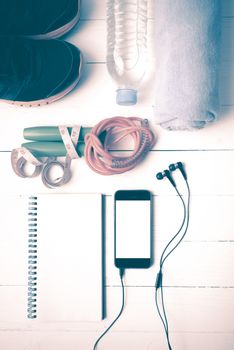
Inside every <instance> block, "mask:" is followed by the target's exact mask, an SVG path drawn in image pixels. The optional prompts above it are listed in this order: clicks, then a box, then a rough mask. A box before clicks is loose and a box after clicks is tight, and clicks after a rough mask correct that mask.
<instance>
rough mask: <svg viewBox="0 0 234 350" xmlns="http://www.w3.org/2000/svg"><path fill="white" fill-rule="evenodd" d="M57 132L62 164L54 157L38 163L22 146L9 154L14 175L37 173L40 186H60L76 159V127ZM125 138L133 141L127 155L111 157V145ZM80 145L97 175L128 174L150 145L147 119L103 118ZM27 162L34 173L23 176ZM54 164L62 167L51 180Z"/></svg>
mask: <svg viewBox="0 0 234 350" xmlns="http://www.w3.org/2000/svg"><path fill="white" fill-rule="evenodd" d="M59 130H60V135H61V138H62V140H63V143H64V146H65V147H66V152H67V154H66V158H65V162H64V163H62V162H60V161H58V160H57V159H56V157H48V158H46V159H45V160H42V159H41V158H38V157H36V156H35V155H33V154H32V153H31V152H30V150H28V149H26V148H24V147H21V148H18V149H14V150H13V151H12V154H11V163H12V168H13V170H14V171H15V173H16V174H17V175H18V176H20V177H34V176H37V175H39V174H40V173H41V174H42V181H43V183H44V184H45V185H46V186H47V187H50V188H54V187H58V186H62V185H63V184H65V183H67V182H68V181H69V180H70V178H71V170H70V165H71V161H72V159H77V158H79V157H80V156H79V154H78V153H77V151H76V146H77V143H78V139H79V133H80V127H79V126H77V125H75V126H74V127H73V128H72V132H71V135H70V134H69V133H68V129H67V127H64V126H62V127H59ZM103 132H105V138H104V141H103V142H102V141H101V138H100V135H101V134H102V133H103ZM128 136H131V138H132V139H133V142H134V148H133V151H131V154H130V155H126V156H117V155H114V154H113V153H114V150H112V148H113V146H114V145H115V144H117V143H118V142H120V141H121V140H123V139H124V138H126V137H128ZM84 142H85V147H84V157H85V160H86V162H87V164H88V165H89V167H90V168H91V169H92V170H94V171H95V172H96V173H98V174H101V175H114V174H121V173H124V172H126V171H129V170H131V169H133V168H134V167H135V166H136V165H137V164H138V163H140V162H141V161H142V160H143V159H144V158H145V156H146V154H147V153H148V152H149V151H150V149H151V148H152V147H153V146H154V144H155V136H154V134H153V132H152V131H151V130H150V129H149V124H148V120H147V119H141V118H138V117H130V118H126V117H112V118H107V119H104V120H102V121H101V122H99V123H98V124H97V125H96V126H94V127H93V128H92V130H91V132H89V133H87V134H86V135H85V139H84ZM27 162H28V163H31V164H33V165H34V166H35V170H34V172H33V173H32V174H31V175H28V174H26V173H25V170H24V167H25V164H26V163H27ZM54 165H58V166H60V167H61V168H62V170H63V176H62V177H60V178H57V179H55V180H52V179H51V178H50V176H49V172H50V169H51V168H52V167H53V166H54Z"/></svg>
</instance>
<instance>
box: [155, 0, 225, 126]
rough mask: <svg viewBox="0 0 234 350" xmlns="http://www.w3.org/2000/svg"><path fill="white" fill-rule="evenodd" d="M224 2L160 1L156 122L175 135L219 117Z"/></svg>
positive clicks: (210, 0)
mask: <svg viewBox="0 0 234 350" xmlns="http://www.w3.org/2000/svg"><path fill="white" fill-rule="evenodd" d="M220 28H221V3H220V1H219V0H194V1H191V0H157V1H156V2H155V50H156V54H155V55H156V75H155V79H156V90H155V95H156V96H155V97H156V98H155V109H154V111H155V121H156V123H157V124H160V125H161V126H162V127H164V128H166V129H170V130H185V129H193V128H202V127H204V126H205V125H206V124H207V123H210V122H213V121H214V120H215V119H216V118H217V117H218V110H219V83H218V80H219V71H220V69H219V68H220V46H221V45H220V41H221V35H220V32H221V30H220Z"/></svg>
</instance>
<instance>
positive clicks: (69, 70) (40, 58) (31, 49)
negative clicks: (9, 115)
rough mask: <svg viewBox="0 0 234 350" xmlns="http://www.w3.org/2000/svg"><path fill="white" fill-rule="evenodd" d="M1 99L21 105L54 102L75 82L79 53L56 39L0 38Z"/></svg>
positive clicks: (79, 67)
mask: <svg viewBox="0 0 234 350" xmlns="http://www.w3.org/2000/svg"><path fill="white" fill-rule="evenodd" d="M0 52H1V55H0V100H2V101H5V102H9V103H12V104H15V105H20V106H28V107H32V106H40V105H43V104H48V103H51V102H53V101H56V100H58V99H60V98H61V97H63V96H64V95H66V94H67V93H69V92H70V91H71V90H72V89H73V88H74V87H75V86H76V84H77V83H78V81H79V79H80V73H81V70H82V62H83V60H82V55H81V52H80V50H79V49H78V48H77V47H76V46H74V45H72V44H70V43H68V42H66V41H60V40H56V39H51V40H33V39H27V38H13V37H12V38H9V37H0Z"/></svg>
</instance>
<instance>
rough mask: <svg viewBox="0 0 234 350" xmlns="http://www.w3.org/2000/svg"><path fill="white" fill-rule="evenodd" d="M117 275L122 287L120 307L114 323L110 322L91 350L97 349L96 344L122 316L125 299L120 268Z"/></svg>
mask: <svg viewBox="0 0 234 350" xmlns="http://www.w3.org/2000/svg"><path fill="white" fill-rule="evenodd" d="M119 275H120V281H121V287H122V305H121V309H120V311H119V313H118V315H117V316H116V318H115V319H114V321H112V323H111V324H110V325H109V327H107V329H106V330H105V331H104V332H103V333H102V334H101V335H100V337H99V338H98V339H97V340H96V342H95V344H94V346H93V350H96V349H97V346H98V343H99V341H100V340H101V339H102V338H103V337H104V335H106V333H107V332H108V331H109V330H110V329H111V328H112V326H113V325H114V324H115V323H116V322H117V320H118V319H119V318H120V316H121V315H122V312H123V309H124V304H125V298H124V281H123V277H124V269H122V268H120V269H119Z"/></svg>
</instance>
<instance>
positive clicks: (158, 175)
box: [156, 170, 176, 187]
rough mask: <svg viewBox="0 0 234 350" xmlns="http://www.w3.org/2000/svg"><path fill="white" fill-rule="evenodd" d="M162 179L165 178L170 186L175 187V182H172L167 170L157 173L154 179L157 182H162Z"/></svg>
mask: <svg viewBox="0 0 234 350" xmlns="http://www.w3.org/2000/svg"><path fill="white" fill-rule="evenodd" d="M164 177H167V178H168V180H169V181H170V183H171V184H172V186H174V187H176V184H175V181H174V180H173V178H172V176H171V174H170V171H169V170H164V171H163V172H160V173H157V175H156V178H157V179H158V180H162V179H163V178H164Z"/></svg>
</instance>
